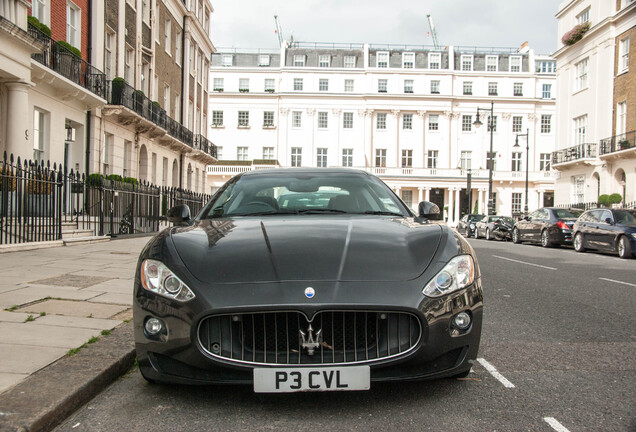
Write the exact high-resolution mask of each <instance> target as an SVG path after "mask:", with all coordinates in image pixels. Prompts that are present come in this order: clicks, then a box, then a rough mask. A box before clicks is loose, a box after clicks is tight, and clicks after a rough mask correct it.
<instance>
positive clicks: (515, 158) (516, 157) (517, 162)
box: [511, 152, 521, 171]
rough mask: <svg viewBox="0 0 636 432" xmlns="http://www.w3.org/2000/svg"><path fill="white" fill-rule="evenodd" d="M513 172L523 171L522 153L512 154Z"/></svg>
mask: <svg viewBox="0 0 636 432" xmlns="http://www.w3.org/2000/svg"><path fill="white" fill-rule="evenodd" d="M511 170H512V171H521V152H512V168H511Z"/></svg>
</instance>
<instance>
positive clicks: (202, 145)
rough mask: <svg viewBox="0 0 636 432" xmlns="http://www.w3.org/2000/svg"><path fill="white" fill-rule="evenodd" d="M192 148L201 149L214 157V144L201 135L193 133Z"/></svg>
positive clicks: (215, 154)
mask: <svg viewBox="0 0 636 432" xmlns="http://www.w3.org/2000/svg"><path fill="white" fill-rule="evenodd" d="M194 148H195V149H197V150H201V151H202V152H204V153H207V154H209V155H210V156H212V157H214V158H216V156H217V153H216V146H215V145H214V144H212V141H210V140H208V139H207V138H206V137H204V136H203V135H195V136H194Z"/></svg>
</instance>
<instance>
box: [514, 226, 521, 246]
mask: <svg viewBox="0 0 636 432" xmlns="http://www.w3.org/2000/svg"><path fill="white" fill-rule="evenodd" d="M512 242H513V243H521V234H519V230H518V229H517V228H515V229H513V230H512Z"/></svg>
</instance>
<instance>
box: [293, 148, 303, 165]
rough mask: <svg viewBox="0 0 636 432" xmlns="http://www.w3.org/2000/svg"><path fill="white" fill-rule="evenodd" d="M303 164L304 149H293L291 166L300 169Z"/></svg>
mask: <svg viewBox="0 0 636 432" xmlns="http://www.w3.org/2000/svg"><path fill="white" fill-rule="evenodd" d="M302 163H303V149H302V148H300V147H292V149H291V166H293V167H299V166H302Z"/></svg>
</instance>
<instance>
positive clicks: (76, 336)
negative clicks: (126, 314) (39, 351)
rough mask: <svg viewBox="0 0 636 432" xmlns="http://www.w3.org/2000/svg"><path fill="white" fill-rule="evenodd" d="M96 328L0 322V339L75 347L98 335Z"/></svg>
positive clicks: (68, 347)
mask: <svg viewBox="0 0 636 432" xmlns="http://www.w3.org/2000/svg"><path fill="white" fill-rule="evenodd" d="M99 333H100V331H99V330H97V329H83V328H73V327H68V328H65V329H64V330H63V331H62V330H60V328H59V327H52V326H51V327H49V326H42V325H35V324H33V323H8V322H0V335H2V339H0V341H1V342H2V343H3V344H7V345H36V346H43V347H57V348H66V349H67V350H68V349H70V348H77V347H79V346H81V345H82V344H83V343H86V341H88V340H89V339H90V338H91V337H93V336H99Z"/></svg>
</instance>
